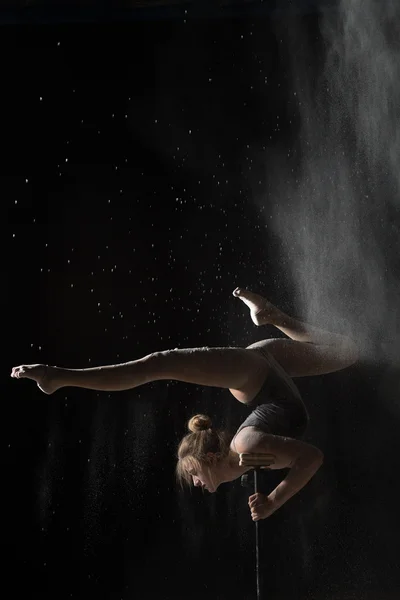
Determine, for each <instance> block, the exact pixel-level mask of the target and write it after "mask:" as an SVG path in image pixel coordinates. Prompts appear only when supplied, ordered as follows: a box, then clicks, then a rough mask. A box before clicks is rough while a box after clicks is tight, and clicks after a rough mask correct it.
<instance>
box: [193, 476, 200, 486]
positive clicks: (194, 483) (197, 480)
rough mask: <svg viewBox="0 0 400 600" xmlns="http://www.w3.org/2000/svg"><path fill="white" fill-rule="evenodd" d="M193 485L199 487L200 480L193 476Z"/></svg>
mask: <svg viewBox="0 0 400 600" xmlns="http://www.w3.org/2000/svg"><path fill="white" fill-rule="evenodd" d="M193 485H195V486H196V487H201V481H200V479H199V478H198V477H195V476H193Z"/></svg>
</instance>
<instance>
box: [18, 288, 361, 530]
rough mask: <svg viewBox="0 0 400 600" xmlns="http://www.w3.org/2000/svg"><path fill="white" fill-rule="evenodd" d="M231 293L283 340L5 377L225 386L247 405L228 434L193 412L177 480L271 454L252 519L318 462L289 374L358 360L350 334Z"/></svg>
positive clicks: (90, 384) (27, 368) (213, 480)
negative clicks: (272, 485)
mask: <svg viewBox="0 0 400 600" xmlns="http://www.w3.org/2000/svg"><path fill="white" fill-rule="evenodd" d="M233 295H234V296H236V297H237V298H240V300H242V301H243V302H244V303H245V304H246V305H247V306H248V308H249V309H250V315H251V318H252V320H253V322H254V323H255V325H257V326H260V325H264V324H271V325H274V326H275V327H277V328H278V329H280V331H282V332H283V333H284V334H285V335H287V336H288V338H290V339H283V338H279V339H268V340H263V341H261V342H256V343H255V344H252V345H251V346H248V347H247V348H231V347H229V348H189V349H175V350H166V351H162V352H155V353H153V354H149V355H147V356H144V357H143V358H140V359H138V360H134V361H131V362H128V363H123V364H117V365H108V366H102V367H93V368H89V369H64V368H59V367H52V366H47V365H21V366H19V367H14V368H13V369H12V372H11V377H14V378H17V379H20V378H28V379H33V380H34V381H36V382H37V385H38V386H39V388H40V389H41V390H42V391H43V392H44V393H46V394H52V393H53V392H55V391H56V390H58V389H59V388H61V387H65V386H73V387H81V388H86V389H91V390H100V391H107V392H110V391H121V390H127V389H131V388H135V387H137V386H139V385H143V384H144V383H148V382H150V381H157V380H161V379H175V380H178V381H184V382H187V383H194V384H197V385H205V386H214V387H221V388H227V389H229V391H230V392H231V394H232V395H233V396H234V397H235V398H236V399H237V400H239V402H242V403H243V404H246V405H247V406H249V408H251V409H252V412H251V413H250V415H249V416H248V418H247V419H246V420H245V421H244V423H242V425H241V426H240V427H239V429H238V431H237V432H236V434H235V435H234V436H233V438H232V436H229V435H228V434H227V433H226V432H223V431H219V430H215V429H213V428H212V426H211V421H210V419H209V418H208V417H206V416H204V415H196V416H195V417H193V418H192V419H191V420H190V421H189V429H190V431H191V433H189V434H188V435H186V436H185V437H184V438H183V440H182V441H181V443H180V444H179V448H178V464H177V476H178V480H179V481H180V482H181V483H184V482H190V483H193V484H194V485H195V486H197V487H200V486H201V487H202V488H204V489H207V490H208V491H209V492H215V491H216V489H217V488H218V486H219V485H220V484H221V483H223V482H227V481H233V480H234V479H237V478H238V477H240V476H241V475H243V473H245V472H246V471H247V470H249V468H248V467H243V466H240V465H239V455H240V454H241V453H266V454H270V455H273V456H274V463H273V464H272V465H271V467H270V468H273V469H285V468H289V469H290V471H289V473H288V475H287V477H286V478H285V479H284V480H283V481H282V482H281V483H280V484H279V485H278V486H277V488H276V489H275V490H274V491H273V492H271V494H269V495H268V496H264V495H262V494H254V495H253V496H251V497H250V499H249V506H250V510H251V515H252V518H253V520H254V521H258V520H259V519H264V518H266V517H268V516H270V515H271V514H272V513H274V512H275V511H276V510H277V509H278V508H279V507H280V506H282V504H284V503H285V502H287V500H289V498H291V497H292V496H293V495H294V494H296V493H297V492H298V491H299V490H300V489H302V488H303V487H304V486H305V485H306V483H307V482H308V481H309V480H310V479H311V477H312V476H313V475H314V474H315V472H316V471H317V470H318V468H319V467H320V465H321V464H322V461H323V454H322V452H321V451H320V450H319V449H318V448H316V447H315V446H312V445H310V444H307V443H305V442H303V441H302V440H301V438H302V437H303V435H304V433H305V430H306V428H307V424H308V413H307V410H306V408H305V406H304V404H303V402H302V399H301V396H300V394H299V391H298V389H297V387H296V386H295V385H294V383H293V381H292V379H291V378H292V377H304V376H307V375H322V374H324V373H331V372H333V371H338V370H340V369H344V368H345V367H348V366H350V365H352V364H354V363H355V362H356V361H357V358H358V352H357V347H356V345H355V343H354V342H353V341H352V340H351V339H349V338H347V337H345V336H342V335H339V334H333V333H329V332H326V331H323V330H320V329H317V328H315V327H312V326H310V325H307V324H305V323H302V322H300V321H297V320H296V319H293V318H291V317H289V316H288V315H286V314H285V313H283V312H282V311H280V310H279V309H278V308H276V307H275V306H273V305H272V304H271V303H269V302H268V301H267V300H265V299H264V298H262V297H261V296H259V295H257V294H254V293H252V292H249V291H247V290H242V289H240V288H236V289H235V290H234V292H233Z"/></svg>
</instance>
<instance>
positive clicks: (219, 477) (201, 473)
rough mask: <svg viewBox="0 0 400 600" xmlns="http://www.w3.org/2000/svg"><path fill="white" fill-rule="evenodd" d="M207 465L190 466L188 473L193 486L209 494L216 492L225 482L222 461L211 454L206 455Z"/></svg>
mask: <svg viewBox="0 0 400 600" xmlns="http://www.w3.org/2000/svg"><path fill="white" fill-rule="evenodd" d="M208 459H209V461H208V463H206V464H202V465H200V466H198V467H197V466H196V467H195V466H194V465H192V466H190V467H189V468H188V473H189V474H190V475H191V477H192V481H193V485H194V486H195V487H201V488H202V489H204V490H207V491H208V492H210V493H211V494H212V493H214V492H216V491H217V488H218V487H219V485H220V484H221V483H223V481H225V480H226V479H225V477H224V475H225V473H224V471H225V466H224V461H221V460H218V459H217V457H216V456H215V455H213V454H211V453H209V455H208Z"/></svg>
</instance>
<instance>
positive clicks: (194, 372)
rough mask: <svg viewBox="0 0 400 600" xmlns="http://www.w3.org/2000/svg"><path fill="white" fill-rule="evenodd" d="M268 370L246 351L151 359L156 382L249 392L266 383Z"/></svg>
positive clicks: (178, 352)
mask: <svg viewBox="0 0 400 600" xmlns="http://www.w3.org/2000/svg"><path fill="white" fill-rule="evenodd" d="M266 369H268V365H267V363H266V361H265V359H264V358H263V357H262V356H261V355H260V354H258V353H256V352H254V351H251V350H246V349H245V348H232V347H226V348H224V347H214V348H208V347H205V348H175V350H166V351H163V352H156V353H155V354H153V355H151V372H152V377H151V379H152V380H153V381H154V380H160V379H175V380H177V381H184V382H187V383H194V384H197V385H205V386H212V387H221V388H228V389H229V388H231V389H234V390H244V391H246V390H248V389H252V388H253V387H254V385H255V386H256V387H257V385H258V381H259V380H260V379H262V378H263V379H265V370H266ZM263 370H264V373H263ZM263 379H262V381H263ZM262 381H261V384H260V386H259V387H261V385H262Z"/></svg>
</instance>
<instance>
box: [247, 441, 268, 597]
mask: <svg viewBox="0 0 400 600" xmlns="http://www.w3.org/2000/svg"><path fill="white" fill-rule="evenodd" d="M274 462H275V456H274V455H273V454H250V453H245V452H244V453H242V454H239V465H240V466H241V467H253V469H254V493H255V494H257V493H258V470H259V469H268V467H270V466H271V465H273V464H274ZM245 482H247V479H246V475H243V476H242V485H246V483H245ZM259 523H260V522H259V521H256V522H255V526H256V585H257V600H261V597H262V586H261V576H260V575H261V574H260V543H259V539H260V538H259Z"/></svg>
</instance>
